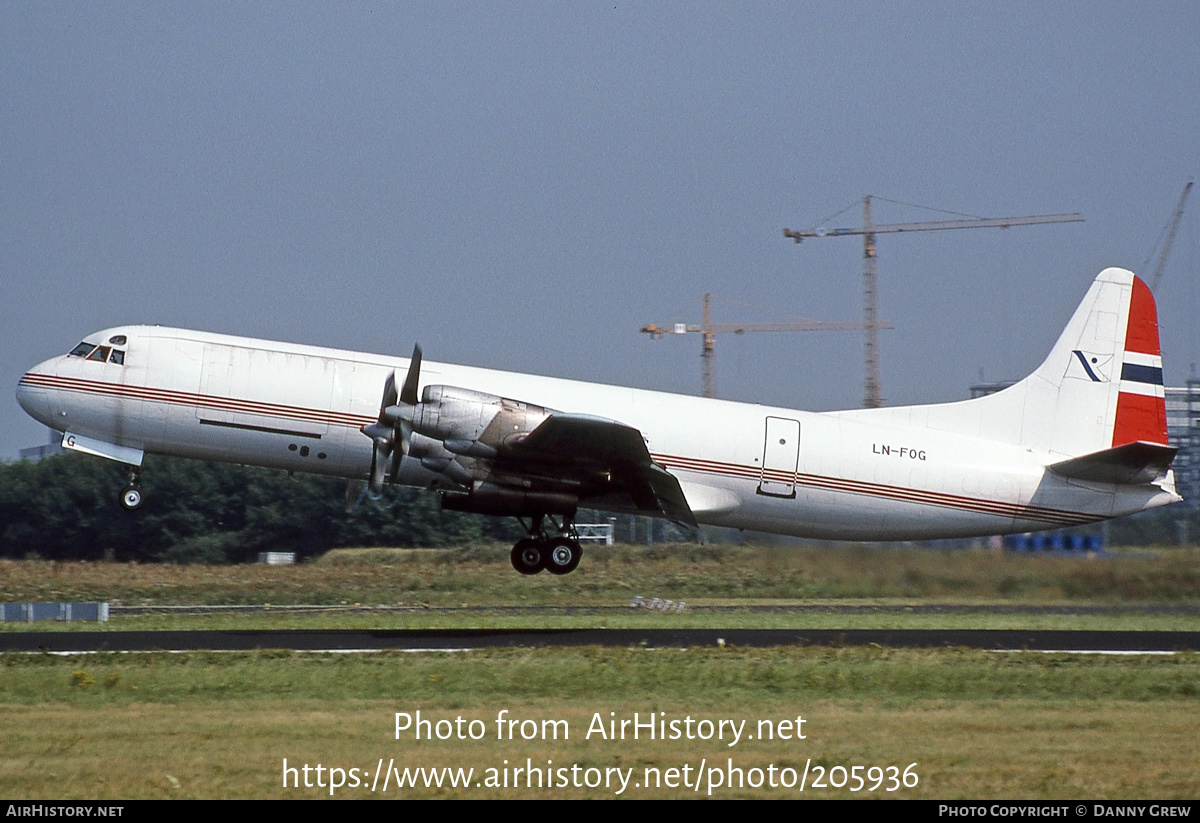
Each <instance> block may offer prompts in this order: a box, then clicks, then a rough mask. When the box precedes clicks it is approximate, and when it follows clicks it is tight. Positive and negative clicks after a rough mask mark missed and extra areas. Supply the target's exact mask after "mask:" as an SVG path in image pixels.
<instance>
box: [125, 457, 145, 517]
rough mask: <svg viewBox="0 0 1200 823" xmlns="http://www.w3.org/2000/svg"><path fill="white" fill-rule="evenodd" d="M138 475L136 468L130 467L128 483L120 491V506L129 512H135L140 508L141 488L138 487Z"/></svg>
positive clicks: (138, 471) (139, 472)
mask: <svg viewBox="0 0 1200 823" xmlns="http://www.w3.org/2000/svg"><path fill="white" fill-rule="evenodd" d="M140 474H141V471H140V470H139V469H138V467H137V466H130V467H129V483H128V484H127V485H126V486H125V488H123V489H121V505H122V506H124V507H125V508H126V509H127V510H129V511H136V510H137V509H140V508H141V506H142V487H141V486H140V485H138V477H139V475H140Z"/></svg>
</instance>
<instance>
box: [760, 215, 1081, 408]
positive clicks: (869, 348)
mask: <svg viewBox="0 0 1200 823" xmlns="http://www.w3.org/2000/svg"><path fill="white" fill-rule="evenodd" d="M872 199H873V198H872V196H871V195H869V194H868V195H867V196H866V197H864V198H863V224H862V226H860V227H858V228H850V229H825V228H816V229H804V230H801V231H793V230H792V229H784V230H783V236H784V237H785V238H789V239H791V240H794V241H796V242H797V243H799V242H800V241H802V240H804V239H806V238H810V237H847V236H851V235H860V234H861V235H862V238H863V328H864V329H865V331H866V337H865V340H864V341H863V361H864V367H865V372H866V379H865V380H864V397H863V407H864V408H868V409H874V408H878V407H879V406H880V405H881V401H880V397H879V328H880V326H879V321H878V319H877V318H878V316H879V298H878V290H877V279H878V278H877V273H876V267H875V235H877V234H889V233H896V232H908V231H940V230H945V229H987V228H995V229H1007V228H1010V227H1012V226H1033V225H1038V224H1042V223H1080V222H1083V217H1081V216H1080V215H1078V214H1040V215H1032V216H1029V217H976V218H971V219H967V220H935V221H929V222H924V223H880V224H876V223H875V222H874V220H873V219H872V218H871V200H872ZM874 199H879V198H874Z"/></svg>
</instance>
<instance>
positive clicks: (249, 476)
mask: <svg viewBox="0 0 1200 823" xmlns="http://www.w3.org/2000/svg"><path fill="white" fill-rule="evenodd" d="M125 483H126V470H125V467H124V466H121V465H119V464H117V463H114V462H112V461H109V460H102V459H100V458H91V457H86V456H83V455H76V454H60V455H56V456H54V457H50V458H47V459H45V460H42V461H39V462H31V461H25V460H22V461H18V462H13V463H0V557H7V558H25V557H40V558H45V559H53V560H100V559H111V560H129V561H138V562H167V563H240V562H248V561H254V560H256V559H257V557H258V553H259V552H264V551H289V552H295V553H296V555H297V558H298V559H303V558H306V557H312V556H315V555H318V554H321V553H323V552H325V551H328V550H329V549H333V548H339V547H349V546H397V547H434V546H451V545H462V544H464V543H471V542H480V541H487V542H493V541H495V542H501V543H512V542H513V541H515V540H517V539H519V538H520V537H522V536H524V531H523V530H522V528H521V526H520V525H519V524H518V523H517V521H516V520H515V519H513V518H498V517H484V516H480V515H472V514H464V513H460V512H452V511H444V510H443V509H442V508H441V507H440V502H439V499H438V496H437V495H436V494H433V493H430V492H424V491H421V490H419V489H412V488H407V487H399V488H388V489H387V490H386V491H385V493H384V496H383V497H381V498H380V499H379V500H371V499H370V498H368V497H367V496H366V495H365V494H363V493H361V492H360V491H358V490H357V489H356V490H355V491H354V493H353V494H352V495H351V497H352V500H351V502H353V503H355V504H356V505H354V506H353V507H352V509H351V510H350V511H347V490H346V482H345V481H344V480H339V479H336V478H329V477H317V476H313V475H299V474H297V475H295V476H289V475H287V474H285V473H283V472H279V471H270V470H266V469H256V468H249V467H246V466H234V465H228V464H221V463H205V462H201V461H196V460H184V459H180V458H170V457H160V456H155V455H147V456H146V460H145V464H144V466H143V471H142V479H141V486H142V490H143V491H144V493H145V495H146V498H145V499H146V502H145V503H144V504H143V506H142V507H141V508H140V509H139V510H138V511H136V512H129V511H126V510H125V509H124V508H122V506H121V505H120V503H119V502H118V500H117V498H118V494H119V493H120V490H121V489H122V487H123V486H124V485H125ZM360 485H361V484H360ZM580 515H581V517H583V516H584V512H580ZM588 515H589V519H595V520H601V521H602V520H605V519H607V517H606V516H601V515H600V514H599V513H596V512H591V513H588ZM620 521H621V522H620V524H619V526H618V530H617V538H618V539H619V540H628V541H630V542H638V543H640V542H649V538H648V537H647V535H648V532H647V530H646V529H647V526H648V525H653V526H654V527H655V528H654V532H655V533H657V535H658V538H657V539H667V540H672V539H675V540H678V539H693V537H692V536H691V535H689V534H688V533H686V532H684V531H682V530H679V529H677V528H676V527H674V526H670V524H667V523H665V522H663V521H648V520H645V519H644V518H630V517H622V518H620ZM581 522H582V521H581ZM1084 531H1087V532H1090V533H1100V532H1101V531H1103V532H1104V533H1105V534H1106V535H1107V537H1108V543H1109V545H1110V546H1139V545H1172V544H1175V545H1179V544H1186V545H1196V543H1197V542H1198V541H1200V509H1197V508H1193V507H1187V506H1171V507H1167V508H1165V509H1157V510H1154V511H1151V512H1144V513H1142V514H1139V515H1135V516H1133V517H1126V518H1122V519H1120V520H1116V521H1112V522H1111V523H1109V524H1108V527H1107V528H1104V527H1103V526H1101V525H1100V524H1095V525H1093V526H1088V527H1086V528H1085V529H1084ZM714 536H715V535H711V534H709V535H708V539H712V538H713V537H714ZM716 539H718V540H720V539H721V538H720V537H717V538H716ZM726 539H737V538H736V537H733V536H730V537H727V538H726ZM934 545H938V544H937V543H935V544H934Z"/></svg>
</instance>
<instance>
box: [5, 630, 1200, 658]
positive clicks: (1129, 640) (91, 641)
mask: <svg viewBox="0 0 1200 823" xmlns="http://www.w3.org/2000/svg"><path fill="white" fill-rule="evenodd" d="M551 646H564V647H565V646H605V647H610V648H613V647H617V648H622V647H623V648H647V649H653V648H689V647H725V648H736V647H748V648H763V647H773V646H775V647H778V646H834V647H836V646H881V647H892V648H948V647H960V648H971V649H991V650H1004V651H1020V650H1027V651H1078V652H1124V653H1136V652H1184V651H1193V652H1194V651H1200V632H1193V631H1027V630H1010V629H389V630H369V629H366V630H341V629H321V630H312V631H308V630H279V631H256V630H230V631H70V632H63V631H53V632H0V652H48V653H72V652H73V653H83V652H153V651H205V650H211V651H252V650H256V649H284V650H292V651H305V652H316V651H331V652H345V651H388V650H402V651H418V650H425V651H439V650H446V651H449V650H455V651H457V650H463V649H481V648H502V647H551Z"/></svg>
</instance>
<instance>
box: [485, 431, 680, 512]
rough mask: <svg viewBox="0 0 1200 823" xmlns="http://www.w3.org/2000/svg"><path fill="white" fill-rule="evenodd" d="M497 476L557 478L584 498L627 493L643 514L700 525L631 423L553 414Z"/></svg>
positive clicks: (510, 454) (501, 460) (507, 454)
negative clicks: (576, 490) (629, 424)
mask: <svg viewBox="0 0 1200 823" xmlns="http://www.w3.org/2000/svg"><path fill="white" fill-rule="evenodd" d="M495 471H496V473H497V475H501V476H503V475H510V474H511V475H517V476H525V477H528V476H530V475H533V476H537V477H553V478H556V479H557V480H558V481H559V482H560V483H567V484H570V485H572V486H574V487H575V488H577V489H578V491H579V493H580V498H581V500H586V499H587V498H589V497H593V498H612V497H616V496H621V495H628V496H629V497H630V498H632V501H633V505H634V507H635V508H636V510H637V511H638V512H639V513H641V514H647V515H657V516H661V517H665V518H667V519H668V520H670V521H672V522H673V523H678V524H680V525H684V526H691V527H693V528H695V527H696V525H697V523H696V518H695V516H694V515H693V514H692V510H691V508H690V507H689V506H688V503H687V499H686V498H685V497H684V496H683V490H682V489H681V488H680V487H679V481H678V480H676V479H675V477H674V475H672V474H670V473H669V472H668V471H667V470H666V469H664V468H663V467H662V466H660V465H658V464H657V463H655V462H654V460H653V459H652V458H651V457H650V452H649V450H648V449H647V448H646V441H645V440H644V439H643V438H642V433H641V432H640V431H638V430H637V429H635V428H633V427H632V426H627V425H625V424H623V423H618V422H616V421H615V420H606V419H604V418H600V417H591V416H588V415H580V414H560V413H555V414H551V415H550V416H549V417H548V418H546V419H545V420H544V421H543V422H542V423H541V424H540V425H538V426H537V428H535V429H534V430H533V431H531V432H530V433H529V434H528V435H527V436H525V437H524V438H522V439H521V440H520V441H519V442H518V443H515V444H513V445H512V446H510V447H509V448H508V449H506V450H505V451H504V453H502V455H500V456H498V457H497V460H496V464H495Z"/></svg>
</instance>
